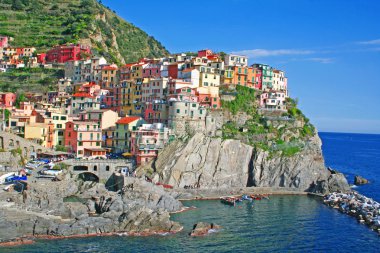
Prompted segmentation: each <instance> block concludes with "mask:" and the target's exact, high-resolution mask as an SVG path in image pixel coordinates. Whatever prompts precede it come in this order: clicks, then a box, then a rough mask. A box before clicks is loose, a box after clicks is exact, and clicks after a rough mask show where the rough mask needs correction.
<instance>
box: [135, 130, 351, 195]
mask: <svg viewBox="0 0 380 253" xmlns="http://www.w3.org/2000/svg"><path fill="white" fill-rule="evenodd" d="M151 166H152V167H153V173H152V176H153V179H154V180H155V181H160V182H163V183H166V184H170V185H173V186H175V187H180V188H183V187H185V186H194V187H199V188H210V189H211V188H229V187H284V188H293V189H296V190H298V191H308V192H316V193H326V192H332V191H337V190H343V191H345V190H348V189H349V187H348V184H347V181H346V179H345V178H344V176H343V175H342V174H339V173H332V172H330V171H329V170H327V169H326V168H325V166H324V159H323V156H322V153H321V141H320V139H319V137H318V135H315V136H313V137H312V138H310V139H309V141H308V142H307V143H306V145H305V147H304V148H303V149H302V151H300V152H299V153H297V154H295V155H293V156H291V157H287V156H281V155H276V156H272V155H271V154H270V153H269V152H268V151H264V150H261V149H258V148H254V147H252V146H249V145H247V144H244V143H242V142H241V141H240V140H230V139H229V140H222V139H221V138H218V137H210V136H206V135H205V134H204V133H197V134H195V135H194V136H193V137H192V138H191V139H190V140H189V141H188V142H187V143H182V142H179V141H178V142H175V143H172V144H171V145H170V146H168V147H167V148H166V149H165V150H164V151H163V152H161V153H160V155H159V156H158V159H157V160H156V161H155V162H154V163H153V164H152V165H151ZM145 169H146V168H145ZM143 170H144V168H141V169H140V171H143Z"/></svg>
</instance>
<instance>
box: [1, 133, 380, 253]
mask: <svg viewBox="0 0 380 253" xmlns="http://www.w3.org/2000/svg"><path fill="white" fill-rule="evenodd" d="M320 136H321V138H322V141H323V153H324V156H325V160H326V161H325V162H326V165H327V166H331V167H333V168H336V169H338V170H340V171H342V172H343V173H344V174H345V175H347V176H348V179H349V180H350V181H352V180H353V177H354V175H356V174H360V175H362V176H364V177H366V178H368V179H369V180H370V181H371V183H370V184H369V185H365V186H360V187H357V188H356V190H358V191H360V192H362V193H363V194H365V195H367V196H369V197H372V198H374V199H376V200H380V195H379V192H378V190H379V189H380V188H379V182H377V180H376V179H377V178H379V175H380V171H379V165H378V162H379V159H380V156H379V154H380V135H358V134H335V133H334V134H332V133H321V134H320ZM184 204H185V205H186V206H196V207H197V208H196V209H194V210H190V211H187V212H184V213H178V214H173V215H172V219H173V220H175V221H178V222H180V223H181V224H182V225H183V226H184V229H183V231H182V232H180V233H178V234H175V235H160V236H151V237H125V236H113V237H94V238H80V239H63V240H54V241H46V240H40V241H38V242H37V243H35V244H34V245H25V246H21V247H15V248H0V252H152V251H154V252H306V251H311V252H348V251H349V252H380V248H379V247H380V237H379V236H378V235H377V234H376V233H375V232H373V231H371V230H370V229H369V228H367V227H366V226H364V225H361V224H359V223H358V222H357V221H356V219H354V218H352V217H349V216H346V215H343V214H341V213H339V212H338V211H336V210H334V209H332V208H330V207H327V206H325V205H323V204H322V202H321V200H320V199H318V198H313V197H306V196H271V197H270V199H269V200H260V201H254V202H248V201H245V202H243V203H241V204H239V205H238V206H235V207H231V206H227V205H224V204H222V203H220V201H216V200H213V201H211V200H210V201H186V202H184ZM200 221H204V222H213V223H215V224H218V225H220V226H222V229H221V230H220V231H216V232H215V233H212V234H209V235H207V236H204V237H195V238H193V237H190V236H189V235H188V233H189V232H190V231H191V229H192V226H193V224H194V223H197V222H200Z"/></svg>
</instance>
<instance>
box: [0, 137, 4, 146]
mask: <svg viewBox="0 0 380 253" xmlns="http://www.w3.org/2000/svg"><path fill="white" fill-rule="evenodd" d="M0 148H1V149H4V138H3V137H0Z"/></svg>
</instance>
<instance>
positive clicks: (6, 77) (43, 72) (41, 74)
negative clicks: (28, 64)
mask: <svg viewBox="0 0 380 253" xmlns="http://www.w3.org/2000/svg"><path fill="white" fill-rule="evenodd" d="M62 77H64V71H63V70H62V69H43V68H20V69H13V70H12V71H8V72H4V73H0V91H9V92H17V93H18V92H38V93H42V92H46V91H49V90H56V86H57V80H58V79H59V78H62Z"/></svg>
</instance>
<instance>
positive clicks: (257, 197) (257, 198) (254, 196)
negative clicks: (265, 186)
mask: <svg viewBox="0 0 380 253" xmlns="http://www.w3.org/2000/svg"><path fill="white" fill-rule="evenodd" d="M250 197H251V198H252V199H253V200H261V199H262V197H261V196H260V195H250Z"/></svg>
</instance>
